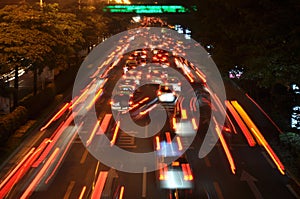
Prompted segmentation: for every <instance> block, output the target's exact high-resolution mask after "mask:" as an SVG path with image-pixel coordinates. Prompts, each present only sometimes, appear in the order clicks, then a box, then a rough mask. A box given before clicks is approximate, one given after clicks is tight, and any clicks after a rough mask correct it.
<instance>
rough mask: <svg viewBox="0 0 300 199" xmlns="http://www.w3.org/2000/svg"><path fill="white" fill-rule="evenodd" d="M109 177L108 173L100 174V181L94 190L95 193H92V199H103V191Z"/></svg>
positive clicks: (102, 172)
mask: <svg viewBox="0 0 300 199" xmlns="http://www.w3.org/2000/svg"><path fill="white" fill-rule="evenodd" d="M107 176H108V172H107V171H101V172H100V174H99V176H98V179H97V182H96V185H95V189H94V191H93V193H92V197H91V199H99V198H101V194H102V191H103V188H104V185H105V182H106V179H107Z"/></svg>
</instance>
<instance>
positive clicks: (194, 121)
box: [192, 118, 198, 130]
mask: <svg viewBox="0 0 300 199" xmlns="http://www.w3.org/2000/svg"><path fill="white" fill-rule="evenodd" d="M192 124H193V127H194V130H197V129H198V126H197V124H196V119H195V118H192Z"/></svg>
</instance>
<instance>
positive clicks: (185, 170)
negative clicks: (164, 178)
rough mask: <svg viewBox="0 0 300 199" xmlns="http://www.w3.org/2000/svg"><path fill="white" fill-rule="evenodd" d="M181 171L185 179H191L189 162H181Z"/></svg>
mask: <svg viewBox="0 0 300 199" xmlns="http://www.w3.org/2000/svg"><path fill="white" fill-rule="evenodd" d="M181 168H182V172H183V176H184V177H183V178H184V180H186V181H191V180H193V179H194V177H193V175H192V171H191V168H190V165H189V164H181Z"/></svg>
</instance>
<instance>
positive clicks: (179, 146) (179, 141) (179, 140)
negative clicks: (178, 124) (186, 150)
mask: <svg viewBox="0 0 300 199" xmlns="http://www.w3.org/2000/svg"><path fill="white" fill-rule="evenodd" d="M176 140H177V144H178V150H179V151H181V150H182V143H181V139H180V137H179V136H177V137H176Z"/></svg>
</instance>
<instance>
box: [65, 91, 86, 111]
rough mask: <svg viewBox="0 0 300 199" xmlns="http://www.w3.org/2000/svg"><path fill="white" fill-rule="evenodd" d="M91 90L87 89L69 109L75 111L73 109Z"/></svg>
mask: <svg viewBox="0 0 300 199" xmlns="http://www.w3.org/2000/svg"><path fill="white" fill-rule="evenodd" d="M88 91H89V90H88V89H87V88H86V89H85V91H84V92H83V93H82V94H81V95H80V96H79V97H78V98H77V99H76V100H75V102H74V103H72V105H71V106H70V107H69V109H73V107H75V106H76V105H77V104H78V103H79V102H80V101H81V99H82V98H83V97H85V95H86V93H87V92H88Z"/></svg>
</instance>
